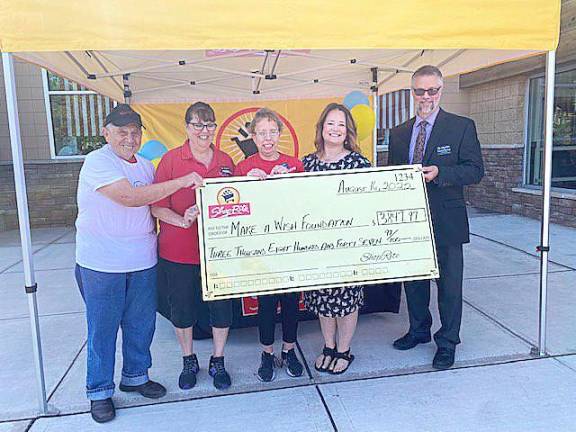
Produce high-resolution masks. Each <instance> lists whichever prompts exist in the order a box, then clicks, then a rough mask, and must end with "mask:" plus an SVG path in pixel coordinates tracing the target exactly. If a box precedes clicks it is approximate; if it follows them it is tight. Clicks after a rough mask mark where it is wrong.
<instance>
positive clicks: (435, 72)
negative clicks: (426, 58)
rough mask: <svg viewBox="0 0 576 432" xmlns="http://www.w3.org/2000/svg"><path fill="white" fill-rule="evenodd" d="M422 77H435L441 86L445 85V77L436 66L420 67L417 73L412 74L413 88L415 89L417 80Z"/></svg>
mask: <svg viewBox="0 0 576 432" xmlns="http://www.w3.org/2000/svg"><path fill="white" fill-rule="evenodd" d="M421 76H435V77H436V78H438V79H439V80H440V83H441V84H444V77H443V76H442V72H441V71H440V69H438V68H437V67H436V66H432V65H424V66H420V67H419V68H418V69H417V70H416V72H414V73H413V74H412V87H414V81H415V80H416V78H418V77H421Z"/></svg>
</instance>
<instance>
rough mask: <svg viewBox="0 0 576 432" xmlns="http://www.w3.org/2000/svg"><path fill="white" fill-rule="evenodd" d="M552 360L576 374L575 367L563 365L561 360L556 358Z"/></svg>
mask: <svg viewBox="0 0 576 432" xmlns="http://www.w3.org/2000/svg"><path fill="white" fill-rule="evenodd" d="M554 360H555V361H557V362H558V363H560V364H561V365H562V366H564V367H566V368H568V369H570V370H571V371H572V372H576V368H575V367H573V366H570V365H569V364H566V363H564V362H563V361H562V359H561V358H556V357H554Z"/></svg>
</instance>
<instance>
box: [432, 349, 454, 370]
mask: <svg viewBox="0 0 576 432" xmlns="http://www.w3.org/2000/svg"><path fill="white" fill-rule="evenodd" d="M455 353H456V351H455V350H453V349H449V348H438V351H436V355H435V356H434V360H433V361H432V367H433V368H434V369H449V368H451V367H452V365H453V364H454V354H455Z"/></svg>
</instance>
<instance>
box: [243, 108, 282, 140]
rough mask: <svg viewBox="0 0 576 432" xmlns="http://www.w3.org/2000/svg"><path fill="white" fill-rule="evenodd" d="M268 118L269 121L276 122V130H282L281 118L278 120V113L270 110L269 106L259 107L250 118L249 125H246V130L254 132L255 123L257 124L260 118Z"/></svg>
mask: <svg viewBox="0 0 576 432" xmlns="http://www.w3.org/2000/svg"><path fill="white" fill-rule="evenodd" d="M264 119H267V120H270V121H271V122H274V123H276V126H277V127H278V132H280V133H281V132H282V128H283V127H284V124H283V123H282V120H280V117H279V116H278V114H276V113H275V112H274V111H272V110H271V109H269V108H260V109H259V110H258V111H257V112H256V114H255V115H254V118H253V119H252V121H251V122H250V126H249V127H248V131H249V132H250V133H251V134H254V133H256V125H257V124H258V122H259V121H260V120H264Z"/></svg>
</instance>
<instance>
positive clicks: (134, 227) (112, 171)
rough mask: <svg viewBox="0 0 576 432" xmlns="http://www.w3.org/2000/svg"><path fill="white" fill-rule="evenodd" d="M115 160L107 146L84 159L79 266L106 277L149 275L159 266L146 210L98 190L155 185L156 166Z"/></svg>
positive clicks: (80, 184) (78, 228) (78, 223)
mask: <svg viewBox="0 0 576 432" xmlns="http://www.w3.org/2000/svg"><path fill="white" fill-rule="evenodd" d="M136 161H137V162H136V163H130V162H127V161H125V160H124V159H122V158H120V157H119V156H117V155H116V154H115V153H114V151H113V150H112V148H111V147H110V146H109V145H105V146H104V147H102V148H101V149H98V150H95V151H93V152H91V153H90V154H89V155H88V156H86V159H85V160H84V165H83V166H82V169H81V170H80V180H79V182H78V218H77V219H76V262H77V263H78V264H79V265H81V266H82V267H86V268H88V269H90V270H96V271H100V272H106V273H127V272H133V271H139V270H145V269H148V268H150V267H153V266H154V265H156V263H157V250H156V232H155V229H154V228H155V227H154V222H153V219H152V216H151V214H150V208H149V207H148V206H142V207H125V206H123V205H120V204H117V203H115V202H114V201H112V200H111V199H109V198H107V197H106V196H104V194H102V193H101V192H98V189H99V188H101V187H103V186H107V185H109V184H112V183H115V182H117V181H118V180H122V179H127V180H128V181H129V182H130V184H132V186H134V187H138V186H146V185H149V184H152V181H153V179H154V166H153V165H152V162H150V161H148V160H146V159H143V158H141V157H140V156H138V155H136Z"/></svg>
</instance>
